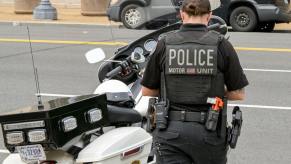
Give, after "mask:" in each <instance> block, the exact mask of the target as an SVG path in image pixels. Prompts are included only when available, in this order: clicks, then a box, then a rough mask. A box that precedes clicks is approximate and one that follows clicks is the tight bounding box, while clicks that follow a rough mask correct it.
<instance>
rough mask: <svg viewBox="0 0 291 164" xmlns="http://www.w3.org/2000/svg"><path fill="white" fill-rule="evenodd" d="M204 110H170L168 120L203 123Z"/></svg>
mask: <svg viewBox="0 0 291 164" xmlns="http://www.w3.org/2000/svg"><path fill="white" fill-rule="evenodd" d="M206 115H207V114H206V112H186V111H170V112H169V120H171V121H185V122H199V123H205V121H206Z"/></svg>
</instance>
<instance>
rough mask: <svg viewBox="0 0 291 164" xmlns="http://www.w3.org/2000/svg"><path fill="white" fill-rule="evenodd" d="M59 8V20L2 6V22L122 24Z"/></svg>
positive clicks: (284, 27) (280, 27) (286, 27)
mask: <svg viewBox="0 0 291 164" xmlns="http://www.w3.org/2000/svg"><path fill="white" fill-rule="evenodd" d="M54 7H56V8H57V12H58V20H35V19H33V16H32V14H15V13H14V7H13V6H0V22H22V23H47V24H86V25H103V26H108V25H117V26H118V25H121V24H122V23H120V22H112V21H111V22H110V21H109V20H108V18H107V16H82V15H81V9H80V8H64V7H61V6H54ZM275 29H276V30H291V23H290V24H287V23H283V24H277V25H276V26H275Z"/></svg>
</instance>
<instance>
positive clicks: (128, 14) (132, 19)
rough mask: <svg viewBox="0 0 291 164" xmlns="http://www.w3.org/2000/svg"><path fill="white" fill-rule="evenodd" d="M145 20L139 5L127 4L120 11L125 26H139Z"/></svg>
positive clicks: (132, 27) (130, 27)
mask: <svg viewBox="0 0 291 164" xmlns="http://www.w3.org/2000/svg"><path fill="white" fill-rule="evenodd" d="M145 20H146V19H145V12H144V10H143V8H142V7H141V6H139V5H135V4H132V5H128V6H126V7H124V8H123V10H122V12H121V21H122V23H123V25H124V26H125V27H126V28H129V29H137V28H140V27H141V25H143V24H144V23H145Z"/></svg>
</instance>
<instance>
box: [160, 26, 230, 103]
mask: <svg viewBox="0 0 291 164" xmlns="http://www.w3.org/2000/svg"><path fill="white" fill-rule="evenodd" d="M192 32H193V31H192ZM182 33H183V35H182ZM185 34H187V32H181V31H178V32H174V33H169V34H168V35H167V36H166V37H165V45H166V50H165V54H164V55H165V56H164V57H165V58H164V61H163V66H164V67H163V71H164V72H163V74H164V75H165V81H166V93H167V98H168V100H169V101H170V102H171V103H174V104H181V105H204V104H206V101H207V98H208V97H220V98H223V96H224V76H223V73H222V72H221V71H220V70H219V69H218V67H217V61H218V60H217V57H218V52H217V49H218V43H219V42H220V40H221V35H220V34H219V33H216V32H214V31H210V32H207V33H205V35H204V36H203V37H201V38H198V39H196V38H192V37H191V31H190V35H185ZM185 36H186V37H185ZM188 36H189V37H188ZM162 83H163V82H162ZM162 85H163V84H162ZM161 88H163V87H161Z"/></svg>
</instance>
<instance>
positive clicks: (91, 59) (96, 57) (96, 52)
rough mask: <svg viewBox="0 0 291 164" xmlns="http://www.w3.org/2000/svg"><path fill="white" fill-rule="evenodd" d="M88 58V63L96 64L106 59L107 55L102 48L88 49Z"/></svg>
mask: <svg viewBox="0 0 291 164" xmlns="http://www.w3.org/2000/svg"><path fill="white" fill-rule="evenodd" d="M85 56H86V59H87V61H88V63H90V64H95V63H98V62H100V61H102V60H104V59H105V57H106V55H105V53H104V51H103V49H102V48H95V49H93V50H90V51H88V52H87V53H86V54H85Z"/></svg>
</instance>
